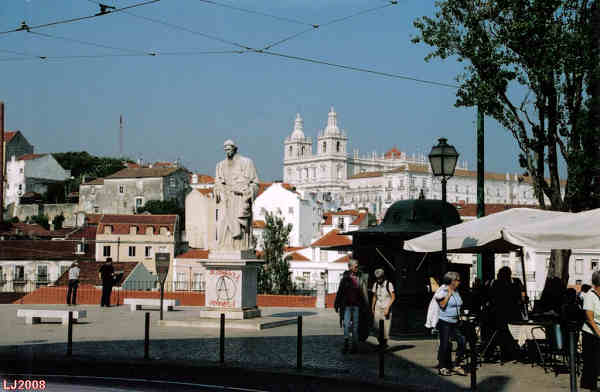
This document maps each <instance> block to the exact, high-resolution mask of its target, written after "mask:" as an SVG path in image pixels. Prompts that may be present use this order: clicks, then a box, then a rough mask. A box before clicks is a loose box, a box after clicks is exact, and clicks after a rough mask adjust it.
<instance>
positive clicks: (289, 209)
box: [288, 207, 294, 215]
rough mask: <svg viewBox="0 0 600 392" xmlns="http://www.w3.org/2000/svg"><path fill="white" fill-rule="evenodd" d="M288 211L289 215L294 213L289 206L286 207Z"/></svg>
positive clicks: (292, 208)
mask: <svg viewBox="0 0 600 392" xmlns="http://www.w3.org/2000/svg"><path fill="white" fill-rule="evenodd" d="M288 213H289V214H291V215H294V207H289V208H288Z"/></svg>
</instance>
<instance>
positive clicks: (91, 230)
mask: <svg viewBox="0 0 600 392" xmlns="http://www.w3.org/2000/svg"><path fill="white" fill-rule="evenodd" d="M67 238H68V239H72V240H81V239H85V240H90V241H92V240H95V239H96V226H85V227H79V228H78V229H76V230H75V231H73V232H72V233H69V234H68V235H67Z"/></svg>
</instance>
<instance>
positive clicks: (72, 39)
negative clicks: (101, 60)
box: [29, 31, 156, 56]
mask: <svg viewBox="0 0 600 392" xmlns="http://www.w3.org/2000/svg"><path fill="white" fill-rule="evenodd" d="M29 33H30V34H34V35H38V36H41V37H46V38H50V39H56V40H61V41H67V42H74V43H76V44H80V45H88V46H94V47H97V48H104V49H113V50H120V51H123V52H129V53H134V54H138V55H146V56H156V53H155V52H146V51H143V50H136V49H129V48H119V47H116V46H109V45H103V44H97V43H94V42H89V41H83V40H79V39H74V38H67V37H61V36H58V35H51V34H46V33H39V32H37V31H29Z"/></svg>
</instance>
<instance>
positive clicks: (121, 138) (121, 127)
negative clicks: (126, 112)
mask: <svg viewBox="0 0 600 392" xmlns="http://www.w3.org/2000/svg"><path fill="white" fill-rule="evenodd" d="M119 158H123V115H122V114H121V115H120V116H119Z"/></svg>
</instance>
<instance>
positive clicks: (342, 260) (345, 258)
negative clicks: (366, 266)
mask: <svg viewBox="0 0 600 392" xmlns="http://www.w3.org/2000/svg"><path fill="white" fill-rule="evenodd" d="M333 262H334V263H349V262H350V255H345V256H342V257H340V258H339V259H337V260H334V261H333Z"/></svg>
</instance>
